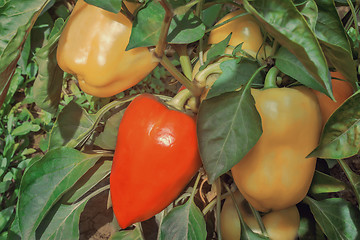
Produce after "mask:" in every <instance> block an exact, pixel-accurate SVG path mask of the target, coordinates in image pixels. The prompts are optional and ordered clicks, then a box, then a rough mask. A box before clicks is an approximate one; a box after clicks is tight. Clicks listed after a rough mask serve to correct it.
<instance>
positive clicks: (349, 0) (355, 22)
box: [347, 0, 359, 40]
mask: <svg viewBox="0 0 360 240" xmlns="http://www.w3.org/2000/svg"><path fill="white" fill-rule="evenodd" d="M347 3H348V5H349V7H350V10H351V15H352V18H353V20H354V25H355V27H354V28H355V36H356V39H357V40H358V39H359V26H358V20H357V15H356V11H355V8H354V5H353V4H352V2H351V0H347Z"/></svg>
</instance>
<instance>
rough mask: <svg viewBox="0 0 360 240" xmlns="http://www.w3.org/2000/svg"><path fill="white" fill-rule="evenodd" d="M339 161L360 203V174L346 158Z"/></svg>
mask: <svg viewBox="0 0 360 240" xmlns="http://www.w3.org/2000/svg"><path fill="white" fill-rule="evenodd" d="M338 162H339V165H340V166H341V168H342V169H343V171H344V173H345V175H346V177H347V178H348V180H349V182H350V184H351V187H352V189H353V191H354V193H355V196H356V199H357V201H358V203H360V175H358V174H356V173H355V172H353V171H352V170H351V168H350V167H349V165H348V164H347V163H346V162H345V161H344V160H338Z"/></svg>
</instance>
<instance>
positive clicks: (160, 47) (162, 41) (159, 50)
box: [154, 0, 173, 59]
mask: <svg viewBox="0 0 360 240" xmlns="http://www.w3.org/2000/svg"><path fill="white" fill-rule="evenodd" d="M159 2H160V4H161V6H162V7H163V8H164V9H165V16H164V21H163V23H162V25H161V30H160V37H159V41H158V44H157V45H156V48H155V51H154V54H155V56H156V57H157V58H159V59H161V58H162V56H163V55H164V51H165V48H166V46H167V35H168V32H169V28H170V24H171V20H172V17H173V11H172V9H171V8H170V6H169V5H168V2H167V1H166V0H160V1H159Z"/></svg>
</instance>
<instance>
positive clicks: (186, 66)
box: [173, 44, 192, 79]
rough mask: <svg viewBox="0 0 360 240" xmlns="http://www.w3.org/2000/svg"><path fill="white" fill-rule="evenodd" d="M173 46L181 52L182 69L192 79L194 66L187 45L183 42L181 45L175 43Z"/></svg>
mask: <svg viewBox="0 0 360 240" xmlns="http://www.w3.org/2000/svg"><path fill="white" fill-rule="evenodd" d="M173 48H174V49H175V50H176V52H177V53H178V54H179V58H180V64H181V68H182V71H183V72H184V74H185V76H186V77H187V78H188V79H191V77H192V66H191V61H190V57H189V55H188V54H187V46H186V45H183V44H181V45H177V44H176V45H175V44H174V45H173Z"/></svg>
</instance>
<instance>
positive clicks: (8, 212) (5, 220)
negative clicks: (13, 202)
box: [0, 206, 14, 232]
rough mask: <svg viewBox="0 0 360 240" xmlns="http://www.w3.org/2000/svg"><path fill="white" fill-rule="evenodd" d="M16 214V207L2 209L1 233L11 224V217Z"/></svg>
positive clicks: (0, 212) (0, 213)
mask: <svg viewBox="0 0 360 240" xmlns="http://www.w3.org/2000/svg"><path fill="white" fill-rule="evenodd" d="M13 214H14V206H10V207H8V208H5V209H2V210H1V211H0V232H2V231H3V230H4V228H5V227H6V226H7V225H8V224H9V221H10V219H11V216H13Z"/></svg>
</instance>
